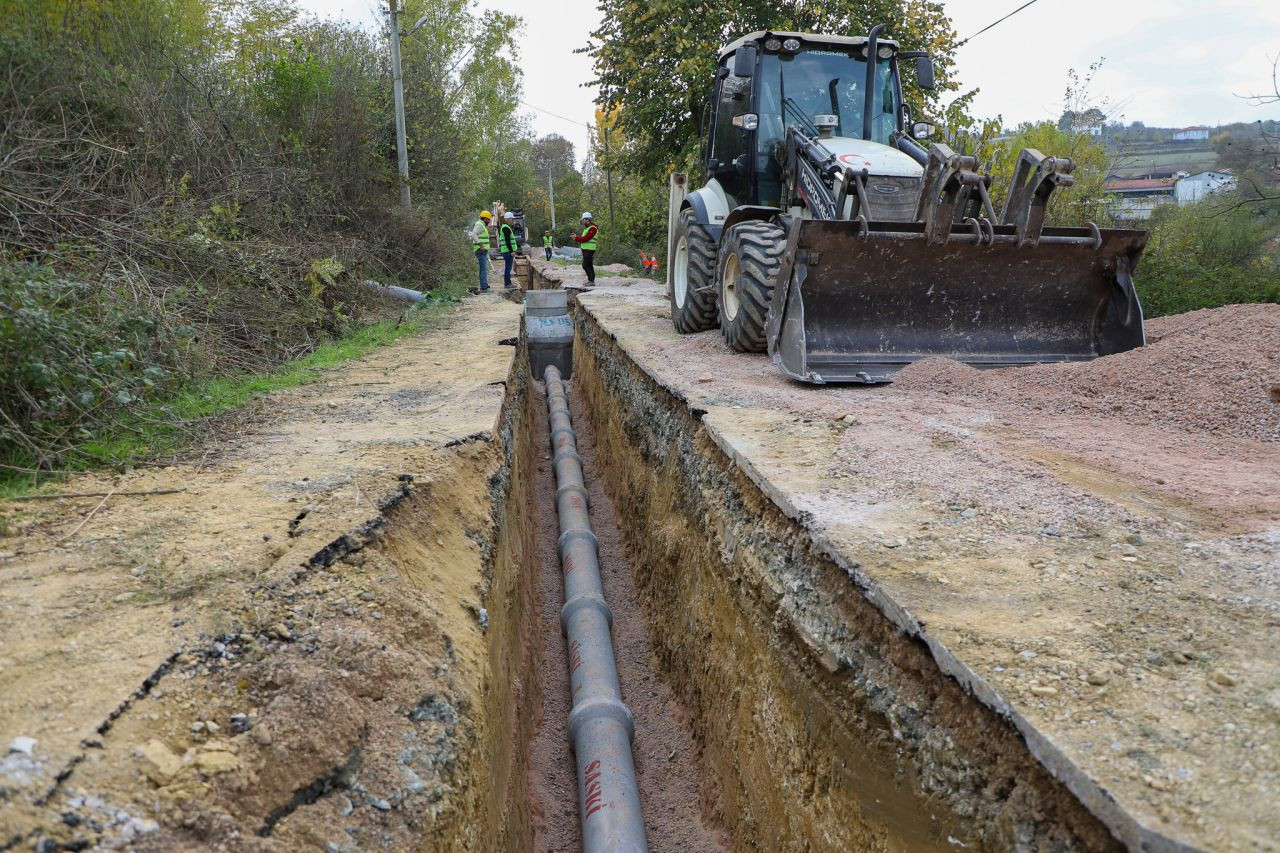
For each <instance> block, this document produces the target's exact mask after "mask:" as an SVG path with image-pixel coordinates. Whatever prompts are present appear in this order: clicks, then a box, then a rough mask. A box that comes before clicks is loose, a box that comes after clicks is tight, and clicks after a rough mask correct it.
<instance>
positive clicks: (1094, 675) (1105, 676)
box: [1085, 669, 1111, 687]
mask: <svg viewBox="0 0 1280 853" xmlns="http://www.w3.org/2000/svg"><path fill="white" fill-rule="evenodd" d="M1085 680H1086V681H1088V682H1089V683H1090V684H1092V685H1093V686H1094V687H1101V686H1102V685H1104V684H1106V683H1107V682H1108V681H1110V680H1111V673H1109V672H1106V671H1104V670H1101V669H1100V670H1097V671H1096V672H1091V673H1089V675H1088V677H1087V678H1086V679H1085Z"/></svg>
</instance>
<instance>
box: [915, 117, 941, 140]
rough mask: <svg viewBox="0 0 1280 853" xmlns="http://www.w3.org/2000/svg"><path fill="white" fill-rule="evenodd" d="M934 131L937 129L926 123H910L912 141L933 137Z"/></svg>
mask: <svg viewBox="0 0 1280 853" xmlns="http://www.w3.org/2000/svg"><path fill="white" fill-rule="evenodd" d="M936 130H937V128H936V127H934V126H933V125H932V124H930V123H929V122H927V121H916V122H912V123H911V138H912V139H928V138H929V137H930V136H933V134H934V132H935V131H936Z"/></svg>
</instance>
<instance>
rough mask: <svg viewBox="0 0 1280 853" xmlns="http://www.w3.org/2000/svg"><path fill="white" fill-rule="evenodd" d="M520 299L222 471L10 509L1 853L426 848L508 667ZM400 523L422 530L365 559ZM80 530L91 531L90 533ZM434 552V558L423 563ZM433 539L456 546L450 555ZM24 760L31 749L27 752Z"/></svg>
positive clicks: (284, 411)
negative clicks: (499, 471) (494, 540)
mask: <svg viewBox="0 0 1280 853" xmlns="http://www.w3.org/2000/svg"><path fill="white" fill-rule="evenodd" d="M518 313H519V307H518V306H517V305H513V304H511V303H509V302H505V301H502V300H500V299H493V298H488V299H477V300H468V301H467V302H466V303H465V305H464V306H463V307H461V308H460V309H458V313H455V314H454V315H453V316H452V318H451V319H450V320H448V321H446V323H445V327H444V328H443V329H440V330H437V331H434V332H432V333H429V334H426V335H423V336H419V337H415V338H413V339H408V340H406V341H403V342H400V343H398V344H396V345H394V346H392V347H389V348H387V349H385V350H382V351H379V352H377V353H375V354H372V355H370V356H368V357H366V358H363V359H361V360H359V361H355V362H352V363H349V364H347V365H343V366H340V367H338V368H336V369H334V370H332V371H329V372H328V373H326V375H325V377H324V378H323V380H321V381H318V382H316V383H315V384H311V385H307V386H305V387H302V388H298V389H295V390H291V391H287V392H283V393H280V394H276V395H273V396H272V397H271V398H270V399H269V400H268V401H267V402H266V403H265V404H264V406H263V408H264V411H263V413H262V415H263V416H262V417H261V418H258V419H257V421H256V422H255V423H254V424H253V425H252V426H250V427H249V428H247V429H246V430H245V431H244V432H243V433H242V434H241V435H239V436H236V437H234V438H233V439H232V440H231V442H230V444H229V445H228V446H227V447H225V448H221V449H219V450H218V451H217V452H214V453H211V454H209V455H208V457H207V458H205V459H200V457H201V454H200V453H196V454H195V455H196V457H197V459H199V460H200V461H195V460H193V461H192V462H191V463H190V464H183V465H177V466H173V467H170V468H165V469H163V470H157V469H144V470H140V471H139V472H137V473H134V474H130V475H127V476H119V477H112V476H105V475H104V476H83V477H77V478H75V479H74V480H72V481H71V482H69V483H67V484H66V485H65V489H66V490H67V491H110V490H117V491H126V490H134V491H140V490H149V489H159V488H180V489H183V490H184V491H183V492H182V493H180V494H171V495H162V496H153V497H113V498H110V499H108V500H107V501H105V502H103V503H102V505H101V507H100V508H98V510H97V511H96V512H95V513H93V515H92V518H88V520H87V522H86V518H87V517H88V515H89V514H90V512H91V511H92V510H93V509H94V507H95V506H96V505H97V504H98V503H99V500H100V499H98V498H93V499H74V500H60V501H56V502H55V501H48V502H44V501H41V502H32V503H24V504H21V505H17V504H9V505H6V506H4V508H3V509H4V512H5V515H6V516H7V517H8V519H9V521H10V525H11V527H12V528H14V530H13V532H14V533H16V535H12V536H9V537H6V538H0V747H5V746H8V745H10V743H11V742H13V741H14V740H15V739H18V738H33V739H34V740H35V745H34V747H33V748H30V749H29V752H28V751H26V749H22V750H16V751H9V752H8V754H6V755H0V848H3V849H7V845H10V844H14V845H17V846H19V847H26V846H28V845H32V844H34V843H36V841H37V840H39V839H41V838H44V839H51V840H56V841H60V842H63V843H72V844H74V843H83V842H86V841H87V842H93V843H100V844H104V845H108V846H110V845H117V844H123V843H126V842H129V841H131V840H132V841H134V842H135V843H137V844H139V845H140V846H143V847H148V848H150V849H174V848H200V849H204V848H207V847H210V846H215V845H222V846H224V847H226V848H228V849H245V850H248V849H299V848H302V847H317V846H318V847H320V848H322V849H323V848H324V847H325V845H326V844H328V845H330V849H343V850H346V849H354V848H357V847H367V846H370V845H383V846H390V847H404V846H408V844H409V843H410V839H412V838H415V837H420V836H421V834H422V833H423V832H425V831H434V832H436V833H438V837H440V838H442V839H447V838H454V837H456V838H463V837H466V836H468V835H471V836H475V835H476V834H477V833H483V832H484V831H485V830H484V829H483V827H480V828H478V827H476V826H474V825H471V824H472V823H474V822H475V821H474V818H475V814H474V809H475V808H476V805H475V804H474V803H472V802H469V801H468V800H467V799H466V798H465V797H464V796H462V795H461V794H460V793H459V791H460V790H461V789H463V788H465V787H466V781H467V774H471V773H475V772H485V771H484V768H482V767H480V768H476V767H474V766H472V765H474V764H477V763H478V762H474V761H467V760H466V759H467V757H468V756H469V755H470V754H471V752H473V751H474V749H475V744H476V740H477V733H476V731H475V725H474V719H475V715H476V708H477V704H478V703H479V702H480V700H481V695H480V692H481V684H482V682H483V680H484V678H485V673H486V664H485V662H484V661H485V659H486V649H485V639H484V630H483V627H482V625H481V624H480V623H481V622H482V621H483V615H482V614H481V612H480V609H479V605H478V601H479V600H481V593H482V592H483V587H484V583H485V579H484V572H483V567H484V564H485V554H483V553H482V550H483V543H484V542H486V541H487V540H486V536H487V532H486V531H488V530H489V529H490V528H491V527H492V519H491V518H490V512H491V507H490V502H489V495H488V478H489V477H490V476H491V475H492V474H493V471H494V469H495V468H496V467H497V464H498V461H499V460H498V451H496V450H495V449H494V447H493V446H492V445H493V442H492V441H490V439H491V438H492V434H493V431H494V430H495V425H496V419H497V418H498V413H499V411H500V410H501V407H502V401H503V398H504V393H505V388H504V384H505V382H506V380H507V377H508V374H509V370H510V365H511V361H512V357H513V354H514V352H515V350H514V348H512V347H510V346H500V345H499V343H498V342H499V340H501V339H503V338H509V337H511V336H512V335H514V334H516V329H517V328H518ZM391 513H397V514H398V515H399V518H400V521H401V522H402V524H401V525H400V526H401V527H402V528H407V529H411V530H412V531H413V532H414V536H413V537H409V538H406V537H403V536H401V537H397V536H392V537H391V538H390V539H389V540H388V541H387V542H385V543H384V546H383V547H380V548H378V549H370V550H369V551H362V550H360V547H361V545H362V544H363V541H364V540H365V539H366V538H371V537H372V536H375V535H377V534H378V533H380V532H382V531H383V529H384V528H385V526H386V517H387V516H388V514H391ZM82 522H84V523H83V525H82ZM422 543H426V547H424V546H423V544H422ZM432 543H434V545H432ZM18 745H19V746H28V745H27V744H25V742H18Z"/></svg>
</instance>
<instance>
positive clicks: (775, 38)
mask: <svg viewBox="0 0 1280 853" xmlns="http://www.w3.org/2000/svg"><path fill="white" fill-rule="evenodd" d="M869 53H874V58H873V59H872V60H870V62H869V60H868V54H869ZM904 58H915V59H917V60H918V64H917V74H918V77H919V81H920V84H921V85H922V86H925V87H932V84H933V65H932V61H931V60H930V59H929V58H928V57H927V56H924V55H921V54H916V53H901V52H900V51H899V49H898V43H897V42H896V41H892V40H890V39H876V38H874V37H871V38H867V37H845V36H827V35H824V36H813V35H806V34H801V33H771V32H760V33H752V34H750V35H747V36H744V37H743V38H740V39H738V40H737V41H735V42H733V43H732V44H730V45H728V46H727V47H725V48H724V50H723V51H722V52H721V55H720V62H719V67H718V70H717V73H716V90H715V96H714V98H713V100H712V116H711V135H710V139H709V142H708V147H707V152H706V153H707V157H706V170H707V177H708V178H714V179H715V180H717V181H718V182H719V183H720V184H721V186H723V187H724V190H725V193H726V194H727V195H728V196H729V197H731V198H732V199H733V200H734V201H735V202H736V203H737V204H739V205H743V204H752V205H767V206H771V207H779V206H784V205H783V201H784V200H783V199H782V198H781V195H782V188H783V184H784V181H783V175H782V170H783V168H784V165H785V164H784V162H783V157H782V156H781V149H782V147H783V145H784V141H785V139H786V133H787V129H788V128H791V127H794V128H796V129H798V130H799V131H800V132H802V133H804V134H805V135H806V136H808V137H810V138H814V139H818V138H820V139H821V140H822V144H823V146H824V147H826V148H827V149H828V150H830V151H831V152H832V153H834V154H835V155H836V157H838V158H839V160H840V162H841V164H843V165H846V166H851V167H853V168H854V169H855V170H859V171H860V170H862V169H864V168H865V169H867V170H868V171H869V172H870V173H871V174H875V175H884V176H889V177H900V178H908V179H912V184H913V185H914V183H915V181H916V180H918V178H919V176H920V174H921V172H922V167H921V165H920V164H919V162H917V159H913V158H912V157H911V156H908V155H907V154H905V153H903V152H902V151H900V150H898V148H897V144H898V140H899V139H901V138H903V137H906V136H907V134H906V132H905V131H906V128H907V125H908V124H909V108H907V107H906V106H905V105H904V103H903V100H902V83H901V77H900V69H899V61H900V60H901V59H904ZM903 189H905V187H904V188H903ZM904 196H905V194H904ZM911 201H912V203H914V201H915V199H914V198H913V199H912V200H911ZM731 206H732V205H731Z"/></svg>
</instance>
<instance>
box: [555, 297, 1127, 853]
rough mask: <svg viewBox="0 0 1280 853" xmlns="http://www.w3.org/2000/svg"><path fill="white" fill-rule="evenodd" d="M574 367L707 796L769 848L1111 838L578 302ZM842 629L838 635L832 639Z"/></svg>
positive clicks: (749, 839) (1075, 845)
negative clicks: (687, 716)
mask: <svg viewBox="0 0 1280 853" xmlns="http://www.w3.org/2000/svg"><path fill="white" fill-rule="evenodd" d="M575 327H576V332H577V340H576V342H575V351H574V382H575V384H576V386H577V388H578V389H579V393H581V394H582V395H583V396H584V398H585V400H586V401H587V404H588V406H587V408H588V410H589V412H590V413H591V418H592V420H593V427H594V429H595V432H596V436H597V441H598V443H599V449H600V453H601V456H602V457H604V458H609V459H610V460H611V465H610V466H609V468H608V470H607V472H606V482H605V487H606V489H607V490H608V491H609V493H610V495H611V497H612V499H613V500H614V502H615V503H616V505H617V507H618V509H619V514H620V516H621V517H623V518H625V519H626V520H627V523H626V524H624V525H623V536H624V538H625V542H626V546H627V547H628V549H629V550H630V551H631V553H632V555H633V559H634V561H635V562H636V564H637V565H640V566H643V567H644V568H643V569H642V570H641V572H640V576H639V578H638V583H639V584H640V588H641V594H642V595H643V597H644V599H645V602H644V603H645V608H646V611H647V615H648V617H649V621H650V625H649V628H650V631H651V635H652V639H653V642H654V645H655V647H656V648H657V649H658V650H659V652H658V653H659V655H660V657H661V659H662V660H661V663H662V666H663V669H664V670H665V671H666V674H667V676H668V677H669V678H670V680H671V683H672V685H673V687H674V688H675V689H676V691H677V692H678V693H679V694H680V696H681V698H682V700H683V701H684V703H685V705H686V706H687V707H688V708H689V710H690V713H691V714H692V716H693V720H692V724H693V728H694V731H695V735H696V737H697V739H698V741H699V743H700V745H701V747H702V749H703V751H704V756H703V759H704V765H705V766H704V773H705V776H706V778H707V780H708V781H707V783H706V784H705V785H704V786H703V794H702V795H703V797H704V799H705V800H706V801H707V802H706V805H707V806H708V808H709V809H710V810H711V811H712V812H714V813H718V814H719V815H720V816H721V817H722V818H723V819H724V821H725V824H726V825H727V826H728V827H729V829H730V831H731V832H732V834H733V836H734V837H735V839H736V840H737V841H738V842H739V843H752V844H755V845H758V846H760V847H762V848H764V849H773V850H792V849H858V850H899V849H911V850H924V849H947V850H954V849H958V848H957V846H956V842H959V843H963V844H966V845H969V846H976V847H978V848H982V849H1011V850H1042V849H1043V850H1049V849H1054V850H1064V849H1090V850H1106V849H1112V848H1117V847H1119V843H1118V842H1117V841H1116V840H1115V839H1114V838H1113V837H1112V835H1111V834H1110V833H1109V831H1108V830H1107V828H1106V827H1105V826H1104V825H1103V824H1102V823H1101V822H1100V821H1099V820H1098V819H1097V818H1095V817H1094V815H1093V814H1092V813H1090V812H1089V811H1088V810H1087V809H1086V808H1085V807H1084V806H1083V805H1082V804H1081V803H1080V802H1079V801H1078V800H1077V799H1076V798H1075V797H1074V796H1073V795H1072V794H1071V793H1070V792H1069V791H1068V790H1066V788H1065V787H1064V786H1063V785H1062V784H1061V783H1059V782H1058V781H1057V780H1056V779H1054V778H1053V777H1052V776H1051V774H1049V773H1048V771H1047V770H1045V768H1044V767H1043V766H1042V765H1041V764H1039V763H1038V762H1037V761H1036V760H1035V759H1034V757H1033V756H1032V754H1031V753H1030V751H1029V750H1028V747H1027V744H1026V742H1025V740H1024V739H1023V737H1022V735H1021V734H1020V733H1019V732H1018V731H1017V729H1016V728H1015V727H1014V726H1013V725H1012V724H1011V723H1010V722H1009V720H1007V719H1005V718H1003V717H1001V716H1000V715H999V714H997V713H995V712H994V711H992V710H991V709H990V708H988V707H987V706H985V705H983V704H982V703H980V702H978V701H976V700H975V699H974V697H973V696H972V695H971V694H969V693H968V692H967V691H966V690H964V689H963V688H962V687H961V686H960V685H959V684H958V683H957V682H956V681H955V680H954V679H952V678H951V677H949V676H947V675H946V674H944V673H943V672H941V671H940V670H939V668H938V666H937V663H936V661H935V660H934V659H933V658H932V656H931V655H930V653H929V650H928V648H927V647H926V646H925V644H924V643H923V642H921V641H920V640H919V639H917V638H913V637H909V636H907V635H905V634H904V633H903V632H902V631H901V630H900V629H898V628H897V627H896V626H895V625H893V624H892V623H891V622H890V621H889V619H887V618H886V617H885V615H884V614H883V613H882V612H881V611H880V610H878V609H877V608H876V607H875V606H873V605H872V604H871V603H870V602H869V601H868V600H867V598H866V597H865V595H864V593H865V590H863V589H861V588H859V587H858V586H857V585H856V583H855V581H854V579H853V578H852V577H851V575H850V573H848V572H846V571H845V570H844V569H842V568H841V567H839V566H837V565H835V564H833V563H832V562H831V561H830V560H829V559H828V558H826V557H824V556H823V555H822V554H821V553H820V552H819V551H818V550H817V549H816V548H815V547H814V545H813V543H812V542H811V540H810V537H809V535H808V533H807V531H806V530H805V529H804V528H803V527H802V526H801V525H800V524H798V523H797V522H796V521H794V520H792V519H790V518H788V517H786V516H785V515H784V514H783V513H782V512H781V511H780V510H779V509H778V508H777V507H776V505H775V504H773V503H772V502H771V501H770V500H769V499H768V498H767V497H766V496H765V495H764V494H763V493H762V492H761V490H760V489H759V487H758V486H756V485H755V484H754V483H753V482H752V481H751V480H750V479H749V478H748V477H747V476H746V475H745V474H744V473H743V472H742V471H741V470H740V469H739V468H738V467H737V465H736V464H735V463H734V461H733V460H732V459H731V458H729V456H728V455H727V454H726V453H725V452H724V451H723V450H722V449H721V448H720V447H719V446H718V445H717V444H716V443H715V442H714V441H713V439H712V437H711V436H710V435H709V434H708V431H707V429H706V428H705V426H704V425H703V424H702V423H701V422H700V416H701V413H700V412H699V411H698V410H696V409H694V408H691V407H690V406H689V405H688V404H687V403H686V401H685V400H683V399H681V398H680V397H678V396H676V395H674V394H672V393H671V392H670V391H669V390H668V389H666V388H665V387H663V386H662V385H661V383H659V382H658V381H657V380H656V379H655V378H654V377H652V376H650V375H649V374H648V373H646V372H645V370H644V369H643V367H642V366H641V365H639V364H637V363H636V362H635V361H634V360H633V359H632V358H631V357H630V356H629V355H628V354H627V353H626V352H625V351H624V350H623V348H622V347H621V346H619V344H618V343H617V341H616V340H615V339H614V338H613V337H612V336H611V335H610V334H609V332H608V331H607V330H606V329H604V328H603V327H602V326H601V325H600V324H599V323H598V322H597V321H596V320H595V319H594V318H593V317H592V316H591V315H590V313H589V311H587V310H584V309H582V308H581V306H579V307H577V308H576V309H575ZM833 636H835V637H839V638H840V641H839V642H838V643H833V642H830V641H829V638H831V637H833Z"/></svg>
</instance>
